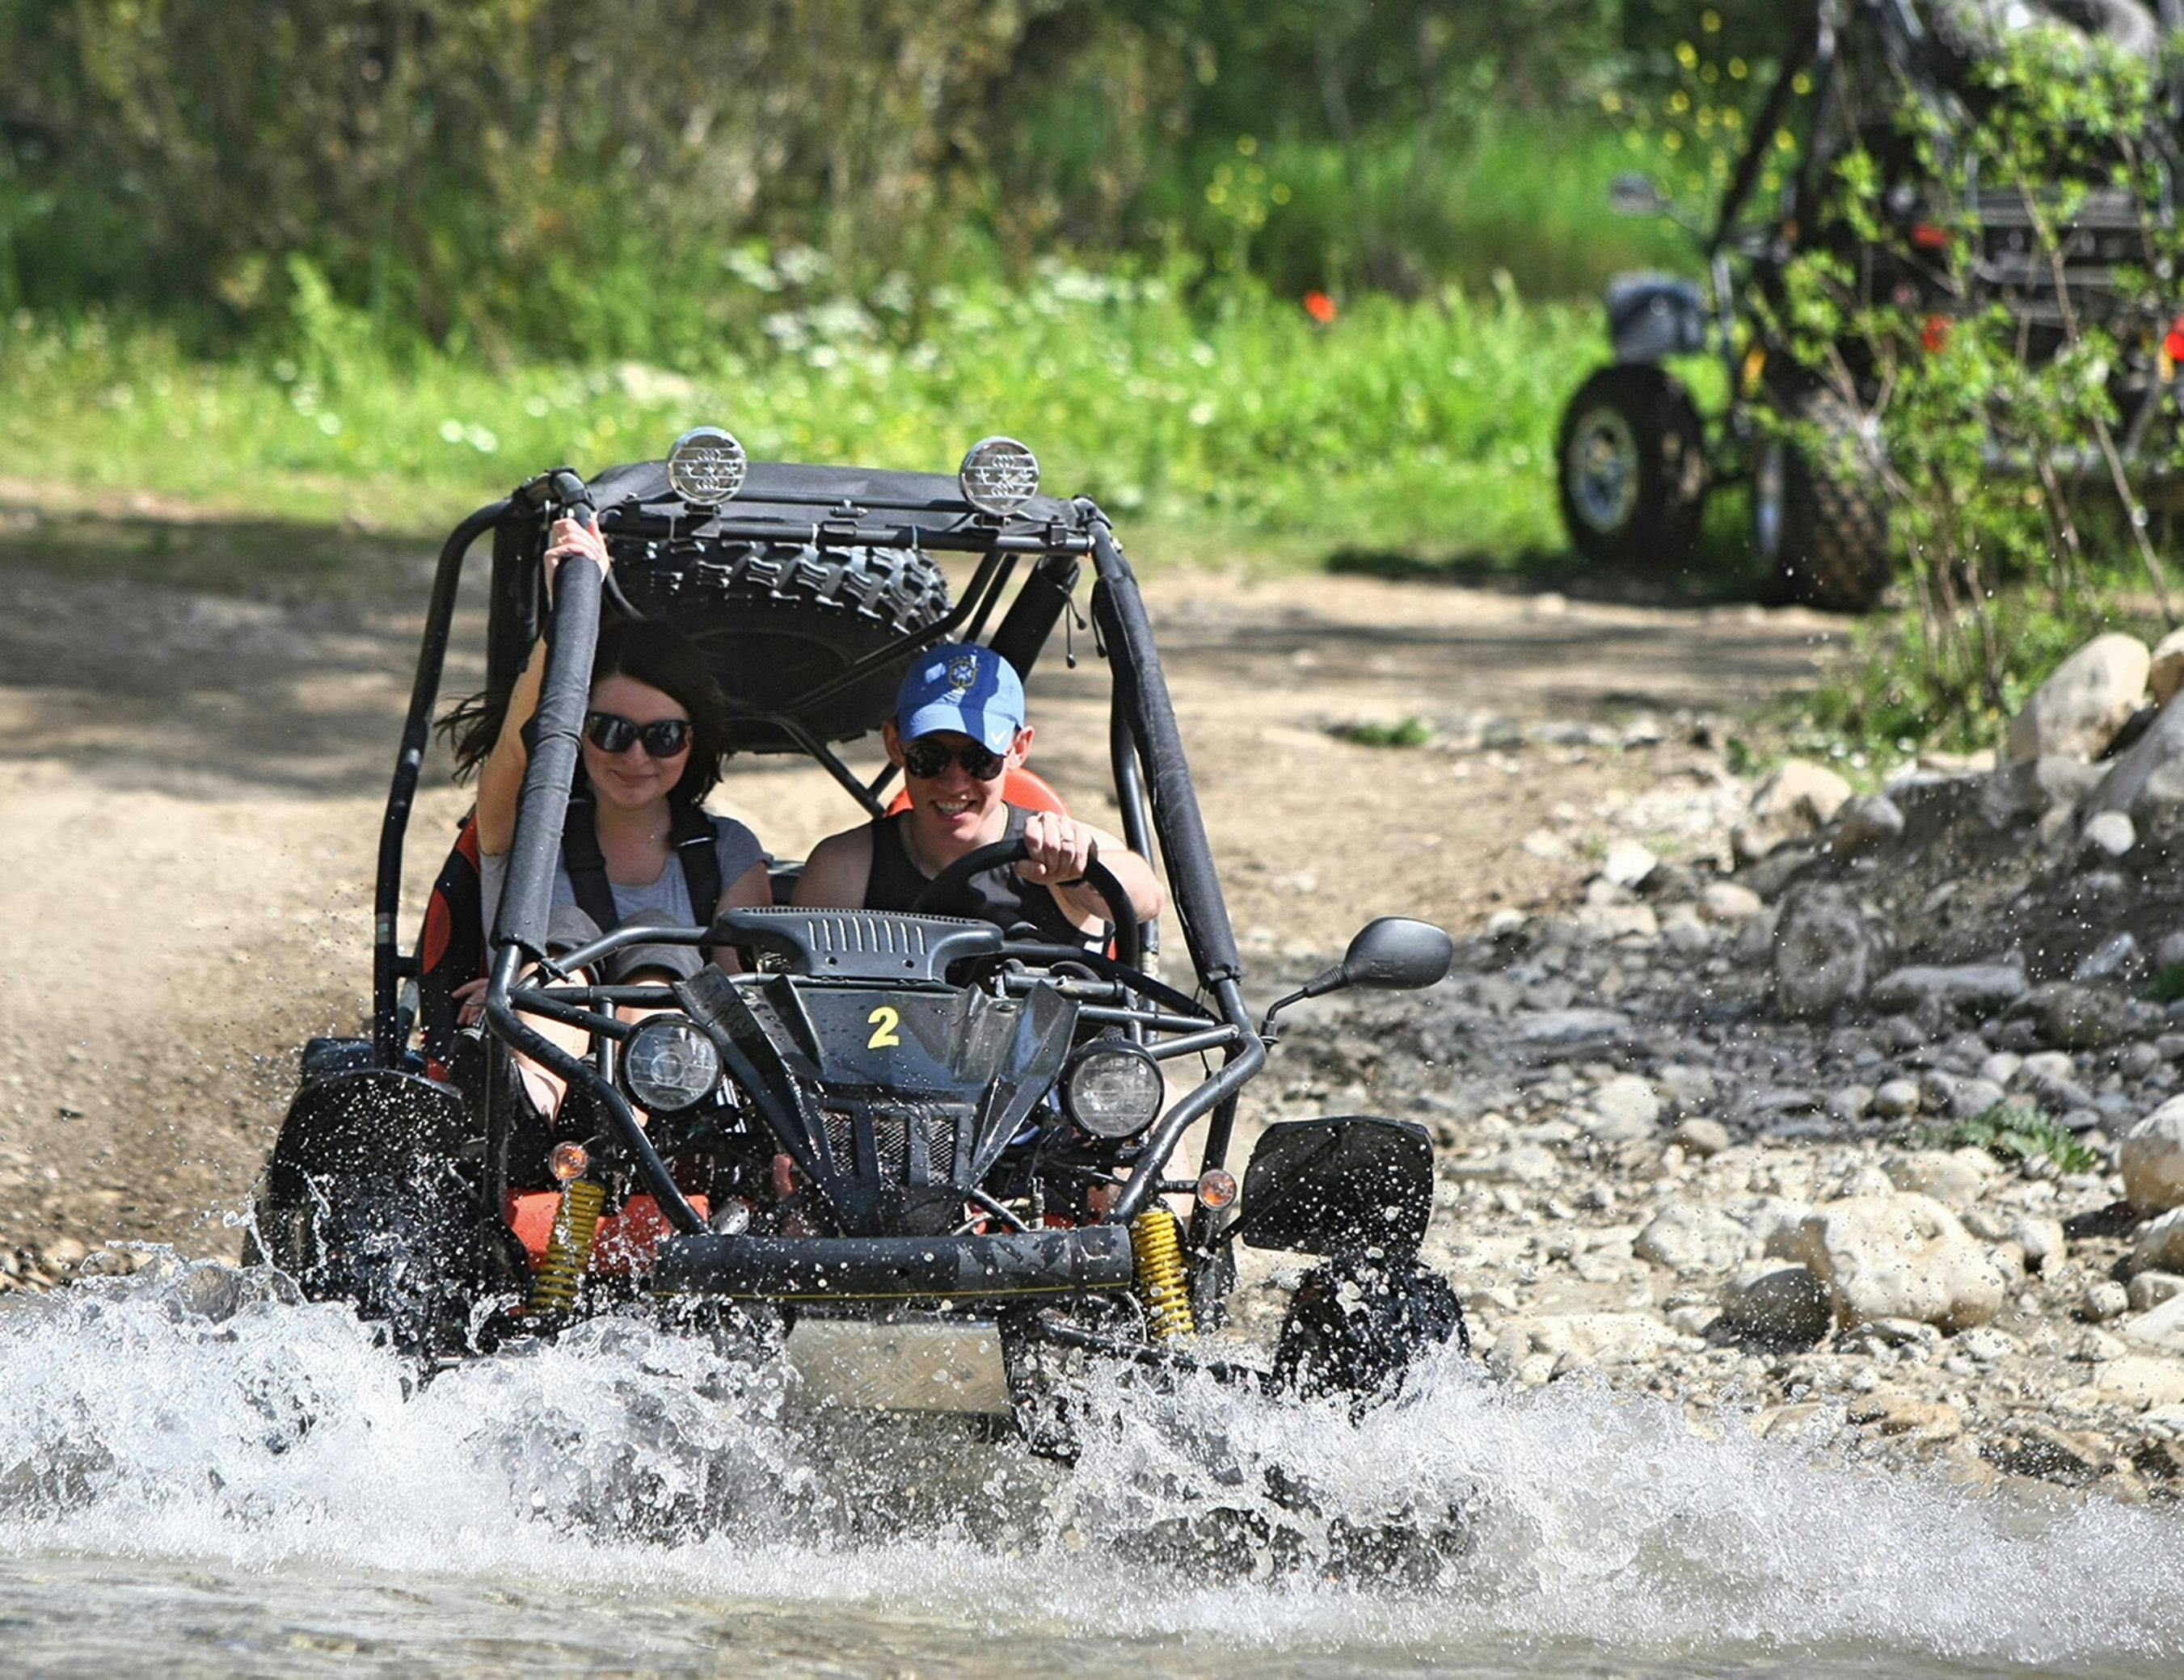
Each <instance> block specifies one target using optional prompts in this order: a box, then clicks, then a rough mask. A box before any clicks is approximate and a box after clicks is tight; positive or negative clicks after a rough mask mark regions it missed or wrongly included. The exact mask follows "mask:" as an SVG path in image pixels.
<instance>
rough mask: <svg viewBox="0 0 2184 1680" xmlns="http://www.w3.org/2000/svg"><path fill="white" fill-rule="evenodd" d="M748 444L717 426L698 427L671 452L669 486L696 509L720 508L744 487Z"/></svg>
mask: <svg viewBox="0 0 2184 1680" xmlns="http://www.w3.org/2000/svg"><path fill="white" fill-rule="evenodd" d="M749 465H750V464H749V461H748V460H746V459H744V446H743V445H742V444H740V443H738V442H736V440H735V439H734V438H733V437H730V436H729V435H728V434H727V432H725V431H721V428H720V427H719V426H693V427H691V428H690V430H689V431H686V432H684V433H683V434H682V436H681V437H678V438H677V439H676V440H675V447H674V448H671V449H670V450H669V451H668V452H667V487H668V488H669V489H671V490H672V491H673V492H675V493H676V494H677V496H680V497H681V498H682V499H683V500H684V501H685V502H687V503H689V504H690V505H691V506H692V507H694V508H717V507H719V506H720V505H721V503H723V502H727V501H731V500H733V498H734V497H735V493H736V492H738V490H740V489H742V488H743V487H744V470H745V469H746V468H747V467H748V466H749Z"/></svg>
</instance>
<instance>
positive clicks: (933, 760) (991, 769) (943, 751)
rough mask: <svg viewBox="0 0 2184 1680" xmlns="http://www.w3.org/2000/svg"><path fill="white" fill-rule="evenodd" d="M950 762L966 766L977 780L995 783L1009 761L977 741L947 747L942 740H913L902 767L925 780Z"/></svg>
mask: <svg viewBox="0 0 2184 1680" xmlns="http://www.w3.org/2000/svg"><path fill="white" fill-rule="evenodd" d="M949 765H962V766H963V768H964V769H965V770H967V771H968V772H970V774H971V776H972V778H973V779H975V780H977V781H979V782H991V781H992V780H993V779H994V778H995V776H999V775H1000V773H1001V771H1002V770H1004V769H1005V768H1006V766H1007V765H1008V760H1007V759H1005V758H1003V757H1002V756H1001V755H1000V754H999V753H989V752H988V751H987V750H986V749H985V748H983V747H981V746H979V745H978V743H975V742H973V743H972V744H971V745H970V746H968V747H944V746H942V745H941V744H940V743H939V742H938V741H913V742H911V743H910V744H909V745H908V746H906V747H905V748H903V749H902V767H903V768H904V769H905V770H908V771H909V772H910V773H911V775H912V776H916V777H917V779H918V780H919V781H921V782H923V781H926V780H928V779H929V778H931V777H933V776H938V775H939V774H940V773H941V771H943V770H946V769H947V768H948V766H949Z"/></svg>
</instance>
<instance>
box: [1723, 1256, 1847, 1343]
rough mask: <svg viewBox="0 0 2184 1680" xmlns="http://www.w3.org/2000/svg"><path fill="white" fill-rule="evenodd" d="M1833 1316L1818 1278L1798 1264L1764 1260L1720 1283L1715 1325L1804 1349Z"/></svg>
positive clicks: (1743, 1337) (1744, 1338)
mask: <svg viewBox="0 0 2184 1680" xmlns="http://www.w3.org/2000/svg"><path fill="white" fill-rule="evenodd" d="M1833 1317H1834V1312H1833V1309H1832V1307H1831V1305H1830V1302H1829V1299H1828V1292H1827V1289H1826V1288H1825V1285H1823V1284H1822V1283H1821V1282H1820V1280H1819V1278H1817V1277H1814V1276H1813V1274H1812V1273H1811V1272H1810V1271H1808V1270H1807V1269H1806V1268H1805V1267H1803V1266H1784V1265H1782V1264H1780V1262H1779V1261H1770V1262H1768V1263H1767V1264H1764V1265H1761V1266H1753V1267H1752V1268H1751V1269H1750V1270H1748V1271H1742V1272H1740V1273H1738V1274H1737V1276H1736V1277H1733V1278H1731V1279H1730V1282H1729V1283H1728V1284H1727V1285H1726V1286H1725V1287H1724V1288H1723V1290H1722V1292H1721V1318H1720V1320H1719V1330H1720V1332H1722V1333H1724V1334H1725V1335H1728V1336H1731V1337H1734V1338H1736V1340H1738V1341H1741V1342H1756V1343H1760V1344H1761V1345H1763V1346H1766V1347H1771V1348H1785V1349H1787V1348H1809V1347H1811V1346H1813V1345H1814V1343H1817V1342H1819V1340H1821V1339H1822V1338H1824V1337H1825V1336H1826V1335H1827V1333H1828V1330H1829V1327H1830V1324H1831V1323H1832V1321H1833Z"/></svg>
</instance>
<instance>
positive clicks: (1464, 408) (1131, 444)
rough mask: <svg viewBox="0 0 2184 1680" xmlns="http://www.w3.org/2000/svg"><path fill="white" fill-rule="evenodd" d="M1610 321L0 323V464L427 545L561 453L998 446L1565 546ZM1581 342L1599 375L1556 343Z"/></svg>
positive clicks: (1383, 521) (1472, 551) (973, 318)
mask: <svg viewBox="0 0 2184 1680" xmlns="http://www.w3.org/2000/svg"><path fill="white" fill-rule="evenodd" d="M1598 337H1599V333H1598V329H1597V326H1596V323H1595V322H1594V320H1593V319H1592V317H1591V311H1590V310H1583V309H1575V308H1572V307H1568V306H1545V307H1541V306H1534V305H1529V304H1527V303H1523V302H1521V301H1519V300H1518V299H1517V298H1515V297H1514V296H1513V295H1511V294H1508V293H1507V292H1504V294H1502V295H1501V296H1499V297H1496V298H1491V299H1489V300H1487V301H1484V302H1481V301H1477V300H1474V299H1472V298H1468V297H1467V296H1465V295H1463V294H1462V293H1458V292H1450V293H1446V294H1445V295H1443V296H1440V297H1438V298H1434V299H1432V300H1430V301H1427V302H1422V303H1399V302H1396V301H1395V300H1392V299H1390V298H1385V297H1378V296H1368V297H1366V298H1362V299H1360V300H1358V301H1357V302H1356V303H1352V304H1349V305H1346V307H1345V308H1344V309H1343V310H1342V312H1341V314H1340V317H1339V318H1338V319H1337V320H1335V321H1334V323H1333V324H1332V325H1329V326H1321V325H1318V324H1316V323H1315V322H1313V321H1312V320H1311V319H1309V318H1308V317H1307V315H1306V314H1305V313H1304V311H1303V310H1302V309H1301V308H1300V307H1298V306H1297V305H1296V304H1295V303H1291V302H1290V301H1288V300H1285V299H1275V298H1269V297H1268V296H1266V295H1265V294H1263V293H1262V292H1256V291H1252V290H1249V289H1245V288H1238V289H1236V290H1234V291H1232V292H1228V293H1226V294H1224V295H1223V297H1222V298H1219V299H1217V300H1216V301H1215V302H1213V303H1211V304H1208V303H1206V302H1205V301H1204V300H1201V301H1200V302H1199V303H1196V304H1195V305H1194V304H1192V303H1188V302H1186V300H1185V299H1184V298H1182V297H1181V296H1179V295H1178V292H1177V290H1176V289H1175V288H1173V287H1172V286H1168V285H1167V284H1166V283H1165V282H1163V281H1162V280H1160V279H1159V278H1157V277H1152V278H1144V279H1136V280H1132V279H1127V278H1124V279H1117V278H1103V277H1100V276H1094V275H1085V274H1082V273H1078V272H1075V271H1070V270H1053V271H1050V272H1047V273H1045V274H1044V275H1042V276H1041V277H1040V278H1039V280H1038V281H1035V282H1034V283H1032V284H1030V285H1028V286H1024V287H1022V288H1021V289H1013V290H1012V289H1009V288H1005V287H1003V286H999V285H989V286H974V287H968V288H964V289H961V290H960V291H950V290H946V289H944V290H942V291H939V292H935V293H933V295H932V296H930V297H928V298H923V299H918V300H908V299H905V300H901V301H900V307H899V308H897V309H894V310H888V309H878V308H873V309H867V308H865V307H863V306H861V305H854V304H846V303H844V304H834V305H827V306H820V307H817V308H813V309H805V310H801V311H796V312H789V311H783V312H782V313H781V314H778V315H777V316H775V317H772V318H771V319H770V320H769V321H768V324H767V331H766V332H764V333H762V334H759V335H755V336H754V337H753V339H752V340H751V341H750V342H743V343H739V344H736V345H733V346H728V345H724V346H722V347H721V349H720V350H719V351H718V353H717V354H716V357H715V358H714V359H713V360H712V361H711V362H710V364H708V365H704V366H690V367H683V368H678V369H675V370H660V369H655V368H650V367H645V366H642V365H639V364H633V363H622V364H608V365H583V364H553V363H517V364H511V365H504V366H499V367H486V366H481V365H477V364H474V363H468V362H465V361H462V360H459V359H454V358H453V357H450V356H447V355H444V354H441V353H436V352H432V351H429V350H417V351H413V352H410V353H406V354H394V353H388V352H387V351H385V350H383V349H382V348H378V347H376V345H375V344H374V343H373V342H372V341H371V339H370V335H369V333H368V331H366V330H365V328H364V326H363V325H362V323H361V322H360V321H359V320H355V319H354V318H351V317H349V316H347V315H345V314H343V312H341V311H340V310H339V309H337V307H334V306H331V305H329V306H326V308H325V309H322V310H321V311H320V313H319V314H317V315H315V317H314V318H313V319H311V320H308V321H304V322H300V323H299V324H298V331H297V332H296V334H295V335H294V341H295V342H292V344H291V345H290V346H288V347H287V348H284V349H282V350H281V351H280V352H278V353H260V354H258V355H255V356H236V357H231V358H229V359H224V360H219V361H214V360H210V359H201V358H197V357H192V356H191V355H188V354H186V353H184V352H183V351H182V350H181V349H180V348H178V347H177V345H176V343H175V341H174V340H173V339H172V338H171V337H169V336H168V335H166V334H164V333H163V332H161V331H159V330H157V329H155V328H152V327H148V326H130V325H121V324H119V323H109V322H105V321H101V320H90V321H88V322H81V323H76V324H73V325H64V324H58V323H53V322H50V321H42V320H35V319H32V318H30V317H27V316H24V315H18V316H16V317H15V318H14V320H13V321H12V322H9V323H5V324H0V451H4V453H0V460H4V463H5V465H4V469H0V477H4V478H7V479H15V480H29V481H36V482H58V483H62V484H67V485H73V486H77V487H85V488H86V489H93V490H99V491H112V490H130V491H148V492H157V493H159V494H164V495H168V496H173V497H178V498H183V499H185V500H187V501H189V502H192V503H209V504H212V505H217V506H228V507H232V508H237V509H250V510H252V511H253V512H254V513H257V514H261V515H269V516H271V517H276V518H284V519H304V520H348V521H350V522H352V523H354V524H359V525H362V526H365V527H368V528H385V529H407V530H411V531H426V530H431V529H435V528H439V527H443V526H445V525H446V524H447V523H448V522H449V521H450V520H452V519H453V518H454V517H456V516H458V515H460V513H461V512H464V511H466V510H467V509H470V508H471V507H474V506H476V505H477V504H478V503H482V502H483V501H486V500H489V499H491V498H493V497H494V496H496V495H499V494H501V493H503V492H505V490H506V489H507V488H508V487H510V485H512V484H514V483H515V482H517V481H520V480H521V479H523V478H526V477H527V476H530V475H531V474H532V473H534V472H537V471H538V470H541V469H543V468H545V467H549V466H553V465H559V464H561V463H564V462H566V463H569V464H571V465H575V466H577V468H578V469H579V470H595V469H597V468H600V467H604V466H606V465H611V464H613V463H616V462H620V461H625V460H632V459H644V458H647V457H655V458H656V457H657V456H659V455H660V453H663V452H664V451H665V449H666V446H667V445H668V443H669V442H671V441H672V440H673V438H674V437H676V435H677V433H678V432H680V431H682V430H683V429H684V428H685V427H687V426H691V425H694V424H697V423H699V422H701V421H710V422H714V423H718V424H722V425H726V426H728V427H729V428H730V429H731V430H732V431H734V432H735V433H736V434H737V436H738V437H740V438H741V439H742V440H743V441H744V444H745V445H746V447H747V448H749V451H750V453H752V454H753V455H754V456H755V457H759V458H761V459H765V458H774V459H807V460H816V461H838V462H856V463H860V464H864V465H883V466H894V467H903V468H922V469H928V470H940V471H952V470H954V468H955V465H956V461H957V460H958V459H959V458H960V457H961V453H962V451H963V450H964V448H967V446H968V445H969V444H970V443H971V442H973V441H975V440H976V439H977V438H978V437H981V436H983V435H985V434H987V433H989V432H997V431H999V432H1008V433H1011V434H1012V435H1014V436H1017V437H1022V439H1024V440H1025V441H1026V442H1028V443H1030V444H1031V445H1032V446H1033V448H1034V449H1036V450H1037V451H1038V452H1039V457H1040V459H1041V461H1042V464H1043V465H1044V467H1045V481H1046V483H1047V485H1048V486H1049V487H1050V488H1052V489H1056V490H1058V491H1061V492H1066V493H1078V492H1083V493H1089V494H1091V495H1093V496H1095V497H1096V498H1098V499H1099V500H1100V503H1101V504H1102V505H1103V506H1105V507H1106V508H1107V509H1108V510H1109V511H1110V512H1111V513H1112V514H1113V515H1116V517H1117V519H1118V520H1123V521H1124V522H1125V530H1126V532H1127V531H1128V530H1130V529H1134V528H1136V527H1138V526H1143V525H1145V524H1148V523H1150V524H1154V525H1163V524H1165V525H1188V526H1190V527H1192V528H1194V529H1201V530H1204V529H1213V530H1217V531H1228V532H1233V533H1237V534H1240V535H1242V536H1245V537H1251V538H1253V539H1256V540H1257V541H1258V542H1262V543H1263V544H1264V545H1265V546H1267V547H1268V548H1271V549H1273V550H1275V551H1283V550H1288V551H1291V552H1295V551H1297V550H1300V549H1309V548H1318V549H1320V550H1321V551H1322V552H1324V551H1325V550H1327V549H1329V548H1334V547H1337V546H1343V545H1349V544H1362V545H1368V546H1373V547H1379V548H1402V549H1407V550H1417V551H1421V552H1427V553H1430V554H1434V555H1435V556H1451V555H1462V556H1463V557H1466V558H1467V559H1471V560H1473V561H1474V562H1475V563H1477V564H1483V565H1491V564H1494V563H1495V562H1496V557H1504V556H1511V555H1521V554H1526V553H1530V552H1536V551H1539V550H1541V549H1543V548H1559V547H1560V535H1559V531H1557V528H1556V524H1555V515H1554V509H1553V496H1552V481H1551V479H1550V476H1549V474H1550V471H1551V468H1552V461H1551V456H1552V437H1553V430H1554V426H1555V424H1556V421H1557V416H1558V411H1559V408H1560V404H1561V403H1562V402H1563V398H1564V397H1565V396H1566V394H1567V387H1568V386H1569V385H1571V384H1573V383H1574V379H1575V376H1576V375H1577V372H1578V371H1579V370H1580V363H1581V361H1583V360H1589V359H1591V356H1592V355H1593V353H1595V351H1596V342H1595V341H1596V339H1597V338H1598ZM1557 344H1570V345H1581V346H1583V353H1582V356H1581V357H1568V356H1558V355H1556V354H1552V353H1543V351H1544V350H1545V349H1546V347H1552V346H1555V345H1557Z"/></svg>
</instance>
